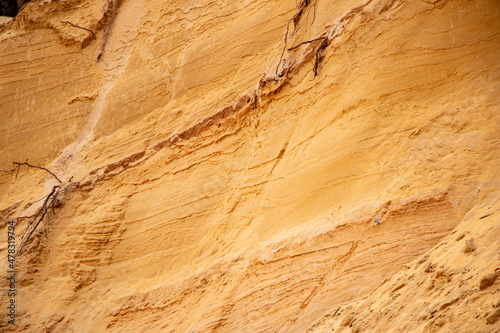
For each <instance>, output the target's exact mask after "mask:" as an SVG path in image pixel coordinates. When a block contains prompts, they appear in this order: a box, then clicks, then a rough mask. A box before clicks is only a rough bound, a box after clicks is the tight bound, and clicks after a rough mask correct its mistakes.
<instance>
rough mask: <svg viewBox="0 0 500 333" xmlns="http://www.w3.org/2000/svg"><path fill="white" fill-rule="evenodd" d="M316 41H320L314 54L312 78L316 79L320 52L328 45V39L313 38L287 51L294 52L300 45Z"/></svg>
mask: <svg viewBox="0 0 500 333" xmlns="http://www.w3.org/2000/svg"><path fill="white" fill-rule="evenodd" d="M317 41H321V43H320V44H319V46H318V48H317V49H316V52H315V57H314V67H313V72H314V77H316V76H317V75H318V66H319V63H320V61H321V51H322V50H324V49H325V48H326V47H327V46H328V45H330V40H329V39H328V37H324V36H322V37H318V38H314V39H311V40H306V41H305V42H302V43H299V44H297V45H295V46H292V47H290V48H289V49H288V51H292V50H294V49H296V48H298V47H300V46H302V45H305V44H311V43H314V42H317Z"/></svg>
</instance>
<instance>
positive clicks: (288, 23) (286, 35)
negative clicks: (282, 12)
mask: <svg viewBox="0 0 500 333" xmlns="http://www.w3.org/2000/svg"><path fill="white" fill-rule="evenodd" d="M292 20H293V19H289V20H288V22H287V24H286V33H285V46H283V50H282V51H281V56H280V61H279V62H278V65H277V66H276V72H275V74H278V69H280V65H281V61H282V60H283V55H284V54H285V50H286V45H287V41H288V30H289V28H290V22H291V21H292Z"/></svg>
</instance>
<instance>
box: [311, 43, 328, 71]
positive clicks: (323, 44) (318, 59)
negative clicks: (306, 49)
mask: <svg viewBox="0 0 500 333" xmlns="http://www.w3.org/2000/svg"><path fill="white" fill-rule="evenodd" d="M323 38H324V39H323V41H322V42H321V44H320V45H319V47H318V49H317V50H316V58H315V60H314V67H313V72H314V77H316V76H317V75H318V66H319V62H320V60H321V59H320V52H321V50H323V49H325V48H326V47H327V46H328V44H329V41H328V38H326V37H323Z"/></svg>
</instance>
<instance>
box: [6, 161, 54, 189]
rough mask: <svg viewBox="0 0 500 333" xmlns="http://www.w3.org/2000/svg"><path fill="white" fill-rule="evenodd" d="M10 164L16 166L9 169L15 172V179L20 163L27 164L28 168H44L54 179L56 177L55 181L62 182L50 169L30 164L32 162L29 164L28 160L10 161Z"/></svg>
mask: <svg viewBox="0 0 500 333" xmlns="http://www.w3.org/2000/svg"><path fill="white" fill-rule="evenodd" d="M12 164H14V165H16V167H15V168H14V169H12V170H10V171H11V172H16V179H17V175H18V174H19V169H21V165H26V166H28V168H30V167H31V168H35V169H40V170H45V171H47V172H48V173H50V174H51V175H52V176H54V178H55V179H57V181H58V182H59V184H62V181H61V180H60V179H59V177H57V176H56V175H55V174H54V173H53V172H52V171H50V170H49V169H47V168H44V167H39V166H37V165H32V164H29V163H28V162H23V163H19V162H12Z"/></svg>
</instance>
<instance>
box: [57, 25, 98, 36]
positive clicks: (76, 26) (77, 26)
mask: <svg viewBox="0 0 500 333" xmlns="http://www.w3.org/2000/svg"><path fill="white" fill-rule="evenodd" d="M61 23H66V24H69V25H71V26H73V27H75V28H79V29H83V30H86V31H88V32H90V33H91V34H92V36H93V37H94V38H96V36H95V34H94V32H93V31H92V30H90V29H87V28H84V27H81V26H79V25H76V24H74V23H71V22H69V21H61Z"/></svg>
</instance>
